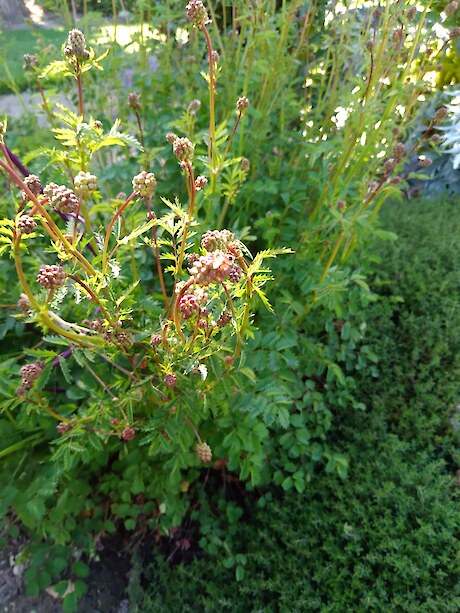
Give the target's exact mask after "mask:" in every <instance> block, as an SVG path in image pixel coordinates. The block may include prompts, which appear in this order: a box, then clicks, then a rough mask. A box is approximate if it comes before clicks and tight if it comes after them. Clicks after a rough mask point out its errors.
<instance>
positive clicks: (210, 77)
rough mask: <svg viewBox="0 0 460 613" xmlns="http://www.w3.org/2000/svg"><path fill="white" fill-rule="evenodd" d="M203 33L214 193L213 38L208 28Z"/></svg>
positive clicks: (209, 148) (203, 27)
mask: <svg viewBox="0 0 460 613" xmlns="http://www.w3.org/2000/svg"><path fill="white" fill-rule="evenodd" d="M200 29H201V31H202V32H203V34H204V36H205V39H206V46H207V48H208V60H209V133H208V159H209V162H210V170H211V172H210V179H211V186H212V189H213V191H214V189H215V176H214V147H215V143H216V120H215V109H214V104H215V98H214V85H215V83H214V60H213V57H212V43H211V37H210V36H209V32H208V31H207V29H206V26H202V27H201V28H200Z"/></svg>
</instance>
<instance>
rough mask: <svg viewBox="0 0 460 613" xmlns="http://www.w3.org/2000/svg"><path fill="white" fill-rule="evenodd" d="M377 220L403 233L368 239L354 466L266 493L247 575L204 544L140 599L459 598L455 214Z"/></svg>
mask: <svg viewBox="0 0 460 613" xmlns="http://www.w3.org/2000/svg"><path fill="white" fill-rule="evenodd" d="M383 222H384V226H385V229H387V230H390V231H395V232H397V233H398V234H399V236H400V238H399V240H397V241H395V242H384V243H382V242H381V241H378V242H377V243H376V242H373V244H372V246H371V247H370V248H369V252H370V253H373V254H375V253H376V254H377V255H378V257H377V258H376V274H375V277H374V281H373V286H374V288H375V289H376V290H377V291H378V293H379V294H380V296H381V299H380V300H378V301H377V302H376V303H375V305H374V306H373V308H372V309H371V318H370V321H369V341H370V342H371V345H372V346H373V348H374V351H376V352H377V354H378V355H379V357H380V363H379V377H378V378H374V377H372V376H371V374H369V373H363V374H362V376H361V381H360V386H361V390H362V394H363V399H366V400H367V407H368V411H367V413H356V412H350V413H349V414H348V416H346V417H344V418H343V419H342V422H341V424H338V427H337V430H336V437H337V439H338V440H339V441H341V445H342V447H343V452H344V453H345V454H346V455H347V456H348V458H349V460H350V474H349V478H348V479H346V480H345V481H343V480H341V479H340V478H338V477H337V476H334V475H326V474H318V475H316V476H315V477H314V479H313V481H312V482H311V484H310V487H309V488H307V490H306V492H304V493H303V494H298V493H295V492H290V493H289V494H288V495H285V496H284V497H282V496H280V495H278V494H274V496H275V498H274V499H270V496H269V497H268V498H263V499H262V501H261V502H263V503H264V506H263V507H260V508H257V510H256V511H255V512H254V514H253V516H252V517H251V518H249V520H248V522H247V523H242V522H241V523H240V525H239V526H238V529H237V534H236V536H235V538H234V542H235V545H236V547H237V548H239V552H240V556H241V557H240V563H241V565H242V566H243V567H244V570H245V573H244V574H245V576H244V578H243V580H242V581H239V582H237V581H236V580H235V579H234V575H235V573H234V570H233V569H230V570H227V569H225V568H224V567H222V566H221V567H219V566H216V565H215V564H214V563H209V561H208V559H207V557H203V558H201V559H197V560H195V561H194V562H193V563H192V564H190V565H188V566H177V567H175V568H172V569H171V568H170V567H169V566H168V565H167V563H165V562H164V561H163V559H161V558H157V559H155V561H154V562H153V564H152V565H151V567H150V568H149V570H148V573H147V574H146V579H147V581H148V582H149V584H150V587H149V588H148V590H147V592H146V594H145V595H141V597H140V598H139V593H138V594H137V595H136V593H134V592H133V594H132V596H133V598H134V600H136V598H137V601H138V605H137V606H138V609H137V610H138V611H143V612H148V611H172V612H174V611H181V612H186V611H190V612H191V611H235V612H238V611H241V612H244V613H246V612H256V611H257V612H267V613H268V612H272V611H281V612H287V611H289V612H296V611H299V612H301V611H321V612H331V613H332V612H334V613H342V612H343V611H367V610H369V611H385V612H386V611H410V612H414V613H415V612H417V613H419V612H428V611H429V612H431V611H432V612H435V611H436V612H442V613H448V612H450V611H452V612H454V611H457V610H459V608H460V584H459V580H458V537H459V536H460V508H459V506H458V489H457V488H456V486H455V484H454V481H453V477H454V471H453V468H454V467H455V452H454V450H455V444H456V442H457V443H458V440H457V441H456V440H455V438H456V434H455V431H454V428H453V427H452V423H451V421H452V417H453V413H452V407H453V406H455V404H456V402H458V399H459V385H458V381H459V380H460V379H459V377H458V375H459V372H458V371H459V364H460V362H459V360H460V358H459V357H458V356H459V352H458V348H459V344H460V325H459V324H460V320H459V318H460V315H459V306H458V305H459V300H458V288H459V282H460V279H459V271H460V266H459V265H460V256H459V253H458V248H457V245H456V242H457V237H458V236H459V235H460V214H459V209H458V208H455V207H454V206H453V205H452V204H449V203H444V204H437V203H414V202H408V203H405V204H403V205H392V206H390V207H388V208H387V211H386V212H385V213H384V216H383ZM364 397H366V398H364ZM446 461H447V462H446ZM135 610H136V609H135Z"/></svg>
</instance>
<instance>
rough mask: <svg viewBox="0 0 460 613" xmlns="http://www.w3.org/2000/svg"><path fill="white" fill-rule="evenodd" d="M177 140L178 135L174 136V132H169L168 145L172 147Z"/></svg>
mask: <svg viewBox="0 0 460 613" xmlns="http://www.w3.org/2000/svg"><path fill="white" fill-rule="evenodd" d="M176 138H179V137H178V136H177V134H174V132H167V133H166V140H167V141H168V143H169V144H170V145H172V144H173V143H174V141H175V140H176Z"/></svg>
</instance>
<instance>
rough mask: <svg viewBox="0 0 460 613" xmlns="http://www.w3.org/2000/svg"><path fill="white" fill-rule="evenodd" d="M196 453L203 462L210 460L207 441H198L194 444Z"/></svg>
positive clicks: (210, 455)
mask: <svg viewBox="0 0 460 613" xmlns="http://www.w3.org/2000/svg"><path fill="white" fill-rule="evenodd" d="M196 455H197V456H198V457H199V459H200V461H201V462H203V463H206V462H210V461H211V460H212V450H211V447H210V446H209V445H208V443H204V442H203V443H198V445H197V446H196Z"/></svg>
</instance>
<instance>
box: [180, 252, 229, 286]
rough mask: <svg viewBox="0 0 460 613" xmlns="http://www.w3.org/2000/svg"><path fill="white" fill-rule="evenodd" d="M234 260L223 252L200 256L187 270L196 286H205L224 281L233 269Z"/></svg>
mask: <svg viewBox="0 0 460 613" xmlns="http://www.w3.org/2000/svg"><path fill="white" fill-rule="evenodd" d="M233 262H234V258H233V256H231V255H228V254H227V253H224V252H223V251H219V250H217V251H213V252H212V253H207V254H206V255H202V256H201V257H200V258H199V259H198V260H197V261H196V262H195V263H194V264H193V266H192V268H190V269H189V272H190V274H191V275H193V276H194V278H195V283H196V284H197V285H201V286H206V285H210V284H211V283H221V282H222V281H224V280H225V279H226V278H227V277H228V275H229V274H230V271H231V270H232V267H233Z"/></svg>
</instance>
